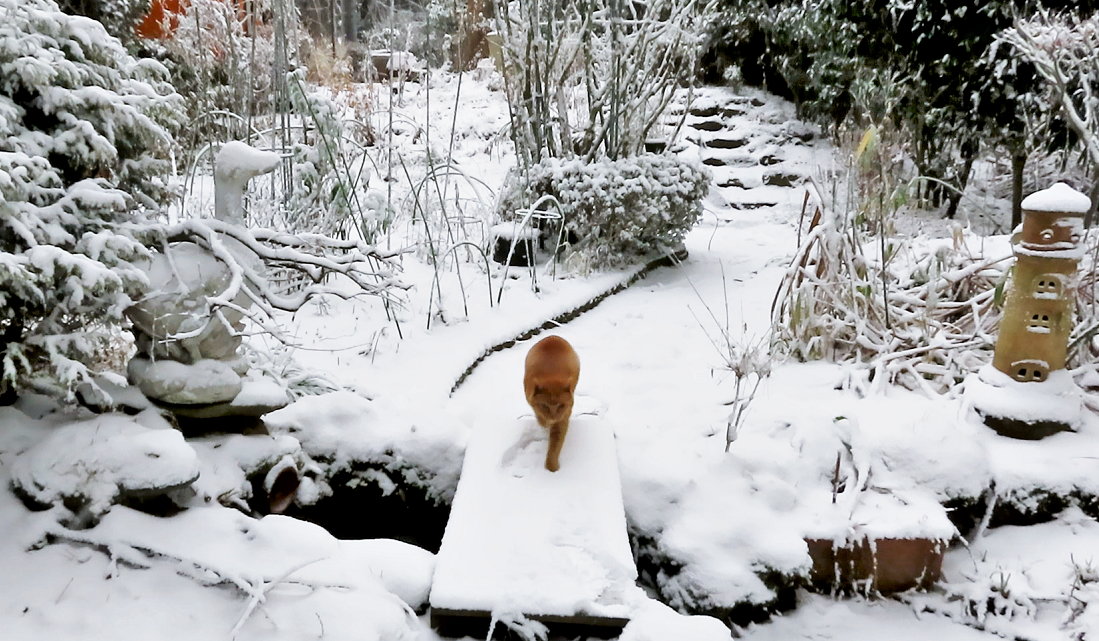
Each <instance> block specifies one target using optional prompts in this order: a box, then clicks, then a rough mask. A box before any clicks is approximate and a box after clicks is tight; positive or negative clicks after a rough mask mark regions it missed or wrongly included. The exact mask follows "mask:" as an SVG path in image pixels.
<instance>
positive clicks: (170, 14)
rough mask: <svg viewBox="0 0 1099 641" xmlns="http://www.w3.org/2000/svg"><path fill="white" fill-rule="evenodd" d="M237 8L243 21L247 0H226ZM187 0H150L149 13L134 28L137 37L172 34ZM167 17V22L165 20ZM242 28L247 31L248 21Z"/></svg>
mask: <svg viewBox="0 0 1099 641" xmlns="http://www.w3.org/2000/svg"><path fill="white" fill-rule="evenodd" d="M226 1H227V2H231V3H232V4H233V5H235V6H236V8H237V14H238V16H239V17H240V19H241V20H242V21H243V20H244V19H245V16H247V14H248V0H226ZM187 5H188V2H187V0H152V2H151V3H150V4H149V13H147V14H145V18H144V19H142V21H141V22H139V23H138V24H137V27H136V29H135V31H136V33H137V36H138V37H139V38H146V39H149V40H157V39H161V38H167V37H168V36H170V35H172V33H173V32H174V31H175V30H176V27H178V26H179V16H180V14H182V13H183V10H184V9H185V8H186V7H187ZM165 17H167V19H168V20H167V22H165ZM244 30H245V32H246V33H247V31H248V23H247V21H245V23H244Z"/></svg>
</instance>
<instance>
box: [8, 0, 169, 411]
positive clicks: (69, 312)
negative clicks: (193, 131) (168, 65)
mask: <svg viewBox="0 0 1099 641" xmlns="http://www.w3.org/2000/svg"><path fill="white" fill-rule="evenodd" d="M0 16H3V18H2V19H0V335H2V336H3V338H2V339H0V394H2V393H3V392H4V391H5V390H9V391H10V390H11V389H12V388H16V387H19V388H25V387H32V388H35V389H44V390H51V391H54V392H57V391H67V390H68V389H71V388H72V387H75V386H76V385H77V384H79V383H81V382H88V381H90V374H89V370H88V364H89V363H92V362H95V360H96V352H97V350H100V349H102V348H103V346H104V344H105V343H106V342H107V341H109V340H110V339H109V336H110V332H109V331H105V328H107V327H109V326H111V325H113V324H116V323H118V322H120V320H121V315H122V310H123V309H124V308H125V307H126V306H127V305H128V304H129V302H130V300H131V298H132V297H134V296H135V295H136V294H137V293H138V292H139V290H140V287H141V285H142V284H143V283H144V278H143V277H142V275H141V273H140V272H139V271H137V270H135V269H134V268H133V267H132V266H131V265H130V262H129V261H130V260H132V259H133V258H135V257H136V256H139V255H141V254H142V253H143V252H144V251H145V250H144V248H143V247H142V246H141V245H140V244H139V243H137V242H135V241H134V240H133V238H132V237H131V236H129V235H128V234H126V233H122V232H120V229H119V227H118V225H119V224H120V223H124V222H126V221H128V220H130V218H131V214H130V212H131V210H132V209H133V207H134V206H135V204H136V205H140V206H144V207H156V206H157V205H158V204H159V203H163V202H165V201H166V200H167V198H168V197H169V195H170V194H169V192H168V188H167V184H166V182H165V180H164V177H165V176H166V175H167V169H168V162H167V160H166V159H165V156H166V155H167V154H166V150H167V147H168V145H169V144H170V143H171V136H170V135H169V128H171V127H174V126H175V125H176V124H178V121H179V118H180V114H179V111H178V101H177V100H178V96H177V95H176V94H175V93H174V91H173V90H172V87H171V86H170V85H169V84H168V83H167V82H166V78H167V71H166V70H165V69H164V67H163V66H161V65H160V64H158V63H156V62H153V61H149V60H140V61H139V60H136V59H134V58H133V57H131V56H130V55H129V54H128V53H127V52H126V50H125V49H124V48H123V47H122V45H121V44H120V43H119V41H118V40H117V39H115V38H113V37H111V36H110V35H108V34H107V32H106V31H105V30H104V28H103V26H102V25H101V24H99V23H98V22H95V21H93V20H89V19H88V18H84V17H81V16H71V15H67V14H65V13H62V12H61V11H59V10H58V8H57V5H56V4H55V3H54V2H53V1H52V0H0Z"/></svg>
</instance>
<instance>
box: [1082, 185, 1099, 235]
mask: <svg viewBox="0 0 1099 641" xmlns="http://www.w3.org/2000/svg"><path fill="white" fill-rule="evenodd" d="M1090 196H1091V209H1088V213H1087V216H1084V227H1085V228H1087V229H1090V228H1091V223H1092V222H1093V221H1094V220H1095V210H1096V209H1099V175H1097V176H1096V177H1095V179H1094V180H1093V181H1092V183H1091V194H1090Z"/></svg>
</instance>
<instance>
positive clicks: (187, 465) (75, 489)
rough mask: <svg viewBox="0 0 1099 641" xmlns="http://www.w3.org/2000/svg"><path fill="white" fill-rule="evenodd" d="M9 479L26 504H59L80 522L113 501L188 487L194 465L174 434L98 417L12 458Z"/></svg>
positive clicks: (189, 450)
mask: <svg viewBox="0 0 1099 641" xmlns="http://www.w3.org/2000/svg"><path fill="white" fill-rule="evenodd" d="M11 475H12V486H13V488H14V489H15V490H16V492H17V493H18V494H19V495H20V496H21V497H22V498H24V500H26V501H27V502H29V503H31V504H33V505H37V506H47V507H48V506H52V505H64V506H66V507H67V508H69V509H70V510H72V511H73V512H74V513H75V514H76V520H77V522H79V523H81V524H86V523H88V522H94V521H95V520H97V519H98V518H99V517H100V516H102V514H103V513H105V512H106V511H107V510H108V509H109V508H110V506H111V505H112V504H114V503H120V502H125V501H127V500H129V499H133V500H136V501H147V500H149V499H150V498H153V497H157V496H165V495H167V496H170V495H171V494H172V493H174V492H177V491H179V490H180V489H182V488H186V487H188V486H190V484H191V483H193V482H194V481H195V480H196V479H197V478H198V476H199V463H198V456H197V455H196V454H195V451H194V450H193V449H192V448H191V447H190V446H189V445H187V443H186V442H185V441H184V440H183V435H182V434H180V433H179V432H177V431H175V430H172V429H150V428H148V427H144V426H142V425H139V424H138V423H137V422H135V421H134V419H133V418H131V417H128V416H125V415H121V414H102V415H99V416H96V417H94V418H90V419H87V420H81V421H74V422H72V423H68V424H65V425H62V426H61V427H58V428H57V429H56V430H54V431H53V433H52V434H50V435H49V436H47V437H46V438H44V439H42V440H41V441H39V442H38V443H37V444H36V445H34V446H32V447H31V448H29V449H28V450H27V451H25V452H23V453H22V454H20V455H19V456H17V457H16V459H15V461H14V462H13V463H12V466H11Z"/></svg>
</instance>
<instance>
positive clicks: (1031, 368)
mask: <svg viewBox="0 0 1099 641" xmlns="http://www.w3.org/2000/svg"><path fill="white" fill-rule="evenodd" d="M1090 207H1091V201H1090V200H1089V199H1088V197H1087V196H1085V195H1083V194H1081V193H1080V192H1078V191H1076V190H1074V189H1073V188H1071V187H1069V186H1068V185H1066V184H1065V183H1057V184H1056V185H1054V186H1052V187H1050V188H1049V189H1046V190H1044V191H1039V192H1036V193H1033V194H1031V195H1030V196H1028V197H1027V198H1026V199H1025V200H1023V225H1022V230H1021V231H1020V232H1018V233H1017V234H1016V236H1015V238H1014V239H1013V244H1014V250H1015V272H1014V273H1013V274H1012V277H1011V289H1010V290H1009V292H1008V295H1007V298H1006V300H1005V302H1004V317H1003V320H1002V321H1001V322H1000V335H999V338H998V339H997V340H996V356H995V358H994V359H993V361H992V364H993V366H995V367H996V369H998V370H1000V371H1001V372H1003V373H1004V374H1007V375H1008V376H1010V377H1012V378H1014V379H1015V380H1017V381H1020V382H1024V383H1025V382H1030V381H1044V380H1046V379H1048V378H1049V374H1050V372H1053V371H1056V370H1059V369H1064V367H1065V356H1066V350H1067V348H1068V336H1069V332H1071V331H1072V311H1073V307H1072V301H1073V298H1074V296H1075V289H1076V266H1077V263H1079V261H1080V258H1081V257H1082V254H1081V252H1082V251H1083V250H1082V246H1081V244H1080V241H1081V239H1082V237H1083V232H1084V214H1086V213H1087V211H1088V208H1090Z"/></svg>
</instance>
